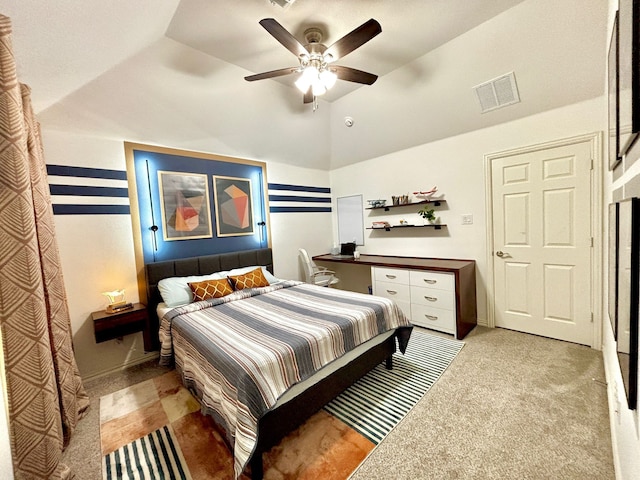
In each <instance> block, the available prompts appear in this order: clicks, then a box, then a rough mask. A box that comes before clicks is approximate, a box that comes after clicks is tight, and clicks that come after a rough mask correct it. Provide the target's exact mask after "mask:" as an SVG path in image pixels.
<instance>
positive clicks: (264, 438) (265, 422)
mask: <svg viewBox="0 0 640 480" xmlns="http://www.w3.org/2000/svg"><path fill="white" fill-rule="evenodd" d="M252 265H262V266H265V267H266V268H267V270H269V271H270V272H271V273H273V255H272V252H271V249H270V248H261V249H255V250H245V251H241V252H232V253H221V254H218V255H207V256H202V257H193V258H185V259H179V260H169V261H163V262H155V263H149V264H147V265H145V274H146V280H147V299H148V308H149V317H150V318H151V319H152V325H153V328H154V330H153V331H154V332H157V331H158V317H157V313H156V307H157V305H158V303H159V302H161V301H162V297H161V296H160V292H159V291H158V282H159V281H160V280H162V279H163V278H168V277H184V276H189V275H205V274H209V273H214V272H219V271H221V270H231V269H233V268H241V267H249V266H252ZM153 322H154V323H153ZM153 340H154V342H155V344H157V343H158V338H157V335H154V339H153ZM395 351H396V340H395V336H393V335H392V336H390V337H389V338H388V339H387V340H385V341H383V342H382V343H380V344H378V345H375V346H373V347H371V348H370V349H369V350H367V351H365V352H364V353H363V354H362V355H360V356H359V357H358V358H356V359H354V360H353V361H351V362H350V363H348V364H347V365H345V366H344V367H342V368H340V369H338V370H336V371H335V372H334V373H332V374H331V375H329V376H327V377H325V378H324V379H322V380H320V381H319V382H318V383H316V384H314V385H312V386H311V387H309V388H308V389H306V390H305V391H303V392H302V393H300V394H299V395H297V396H296V397H295V398H293V399H291V400H289V401H288V402H286V403H284V404H282V405H281V406H279V407H277V408H275V409H273V410H270V411H268V412H267V413H265V414H264V415H263V416H262V417H261V418H260V419H259V420H258V439H257V443H256V448H255V450H254V453H253V455H252V457H251V460H250V465H251V478H252V479H253V480H260V479H262V475H263V465H262V454H263V453H264V452H267V451H269V449H270V448H271V447H273V446H275V445H277V444H278V443H279V442H280V440H282V438H284V437H285V436H286V435H287V434H288V433H290V432H291V431H293V430H295V429H296V428H297V427H299V426H300V425H302V424H303V423H304V422H305V421H306V420H307V419H308V418H309V417H310V416H311V415H313V414H314V413H315V412H317V411H318V410H320V409H321V408H322V407H323V406H324V405H326V404H327V403H328V402H330V401H331V400H333V399H334V398H335V397H336V396H338V395H339V394H340V393H342V392H343V391H344V390H345V389H346V388H348V387H349V386H351V385H352V384H353V383H355V382H356V381H357V380H358V379H359V378H360V377H362V376H363V375H365V374H366V373H367V372H369V371H370V370H371V369H372V368H374V367H375V366H376V365H378V364H380V363H382V362H386V367H387V368H388V369H391V368H392V355H393V353H394V352H395ZM245 473H247V472H246V471H245Z"/></svg>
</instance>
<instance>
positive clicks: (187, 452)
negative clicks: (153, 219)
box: [100, 329, 464, 480]
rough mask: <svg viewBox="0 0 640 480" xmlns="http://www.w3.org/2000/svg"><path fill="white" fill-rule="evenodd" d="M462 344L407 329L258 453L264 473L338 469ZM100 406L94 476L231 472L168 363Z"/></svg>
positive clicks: (314, 473) (203, 478)
mask: <svg viewBox="0 0 640 480" xmlns="http://www.w3.org/2000/svg"><path fill="white" fill-rule="evenodd" d="M463 346H464V343H463V342H461V341H457V340H453V339H450V338H446V337H441V336H435V335H432V334H429V333H426V332H423V331H420V330H418V329H414V331H413V333H412V335H411V340H410V341H409V347H408V349H407V352H406V354H405V355H401V354H399V353H397V354H395V355H394V357H393V370H387V369H386V368H385V367H384V365H379V366H377V367H376V368H374V369H373V370H372V371H371V372H369V373H368V374H367V375H365V376H364V377H363V378H362V379H360V380H359V381H358V382H356V383H355V384H354V385H352V386H351V387H350V388H348V389H347V390H346V391H344V392H343V393H342V394H341V395H340V396H338V397H337V398H336V399H335V400H333V401H332V402H331V403H329V404H328V405H326V406H325V408H324V409H323V410H321V411H320V412H318V413H316V414H315V415H314V416H312V417H311V418H310V419H309V420H307V422H306V423H305V424H304V425H302V426H301V427H300V428H299V429H298V430H296V431H295V432H292V433H291V434H290V435H289V436H288V437H287V438H286V439H283V441H282V443H281V444H280V445H279V446H276V447H274V448H273V449H272V450H271V451H270V452H269V453H267V454H265V459H264V464H265V476H266V478H298V479H305V480H316V479H317V478H322V479H323V480H325V479H328V480H345V479H346V478H348V477H349V475H350V473H352V472H353V470H354V469H356V468H357V466H358V465H359V464H360V463H361V462H362V461H363V460H364V459H365V458H366V456H367V455H368V454H369V453H370V452H371V451H372V450H373V449H374V448H375V446H376V445H378V444H379V443H380V441H381V440H382V439H383V438H384V437H385V436H386V435H387V434H388V433H389V432H390V431H391V430H392V429H393V428H394V427H395V426H396V425H397V424H398V423H399V422H400V420H402V419H403V418H404V417H405V416H406V415H407V413H408V412H409V411H410V410H411V409H412V408H413V406H414V405H415V404H416V403H417V402H418V401H419V400H420V399H421V398H422V397H423V396H424V395H425V394H426V393H427V392H428V390H429V388H431V386H432V385H433V384H434V383H435V382H436V381H437V380H438V379H439V378H440V376H441V375H442V373H443V372H444V371H445V370H446V369H447V367H448V366H449V365H450V363H451V362H452V361H453V359H454V358H455V356H456V355H457V354H458V352H459V351H460V350H461V349H462V347H463ZM100 415H101V424H100V437H101V444H102V449H103V461H102V474H103V479H104V480H119V479H127V480H128V479H141V480H148V479H149V480H150V479H180V480H189V479H192V480H210V479H212V478H217V479H222V478H224V479H231V478H232V476H233V475H232V473H233V458H232V456H231V453H230V452H229V451H228V449H227V447H226V445H225V443H224V441H223V440H222V438H221V437H220V435H219V434H218V433H216V428H215V427H214V425H213V422H212V420H211V419H210V418H209V417H205V416H203V415H202V414H201V413H200V412H199V405H198V402H197V401H196V400H195V399H194V398H193V397H192V396H191V395H190V393H189V392H188V391H187V390H186V389H184V387H182V385H181V383H180V379H179V376H178V375H177V373H176V372H175V371H171V372H168V373H166V374H163V375H161V376H160V377H156V378H153V379H151V380H147V381H145V382H142V383H140V384H136V385H132V386H130V387H127V388H126V389H123V390H120V391H118V392H113V393H112V394H109V395H106V396H104V397H102V398H101V400H100ZM149 432H150V433H149ZM349 432H352V433H349ZM356 437H357V438H356ZM292 451H295V452H297V454H296V455H294V457H296V458H292V456H291V455H290V452H292ZM337 452H339V453H337ZM296 462H297V463H296ZM338 466H339V468H340V469H342V470H339V469H338ZM270 469H271V471H270ZM242 478H243V480H246V477H245V476H244V475H243V476H242Z"/></svg>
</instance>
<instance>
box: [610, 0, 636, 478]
mask: <svg viewBox="0 0 640 480" xmlns="http://www.w3.org/2000/svg"><path fill="white" fill-rule="evenodd" d="M617 10H618V0H609V12H608V19H609V23H608V25H609V30H608V31H609V33H608V36H607V38H610V37H611V33H610V32H611V31H612V29H613V19H614V16H615V12H616V11H617ZM606 149H608V145H606ZM605 151H607V150H605ZM629 166H630V167H629ZM638 179H640V142H636V144H635V145H634V146H633V148H632V149H631V151H630V152H629V153H628V154H627V155H626V158H624V160H623V162H622V163H621V164H620V165H619V166H618V167H617V168H616V170H615V173H612V172H609V171H608V168H607V174H606V176H605V181H604V188H603V190H604V204H605V205H608V204H609V203H611V202H612V201H613V200H614V192H615V198H616V200H618V199H620V198H628V197H630V196H640V189H639V188H638ZM632 185H633V186H635V188H634V187H633V186H632ZM606 215H607V214H606V212H604V216H603V225H604V228H603V230H604V231H603V264H604V265H603V270H602V271H603V272H607V271H608V269H609V266H608V261H609V256H608V253H607V252H608V248H609V247H608V240H609V235H608V227H607V225H608V223H607V222H608V220H607V218H606ZM608 293H609V292H608V289H607V288H605V289H604V291H603V298H604V301H603V305H602V306H603V313H602V315H603V318H605V319H607V321H604V322H602V340H603V345H602V354H603V357H604V366H605V373H606V377H607V386H608V388H607V393H608V398H609V417H610V421H611V441H612V447H613V453H614V462H615V467H616V478H617V479H619V480H631V479H636V478H640V455H639V452H640V415H639V414H638V409H637V408H636V409H635V410H629V408H628V406H627V405H628V404H627V398H626V393H625V388H624V383H623V381H622V374H621V373H620V363H619V360H618V355H617V352H616V350H617V348H616V343H615V338H614V335H613V329H612V328H611V323H610V322H609V321H608V309H607V305H608ZM639 367H640V366H639Z"/></svg>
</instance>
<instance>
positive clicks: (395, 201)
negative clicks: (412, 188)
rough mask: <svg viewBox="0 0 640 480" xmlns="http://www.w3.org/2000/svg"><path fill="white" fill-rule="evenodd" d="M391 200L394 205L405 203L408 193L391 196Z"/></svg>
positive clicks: (407, 200) (407, 201)
mask: <svg viewBox="0 0 640 480" xmlns="http://www.w3.org/2000/svg"><path fill="white" fill-rule="evenodd" d="M391 200H392V201H393V204H394V205H406V204H408V203H409V195H398V196H397V197H396V196H392V197H391Z"/></svg>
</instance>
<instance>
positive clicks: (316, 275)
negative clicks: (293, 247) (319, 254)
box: [298, 248, 340, 287]
mask: <svg viewBox="0 0 640 480" xmlns="http://www.w3.org/2000/svg"><path fill="white" fill-rule="evenodd" d="M298 252H299V257H300V260H302V267H303V269H304V281H305V282H307V283H312V284H314V285H319V286H321V287H330V286H332V285H335V284H336V283H338V282H339V281H340V279H339V278H336V276H335V273H336V272H334V271H332V270H329V269H327V268H323V267H318V266H317V265H316V264H315V262H314V261H313V260H311V257H309V254H308V253H307V251H306V250H305V249H304V248H300V249H298Z"/></svg>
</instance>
